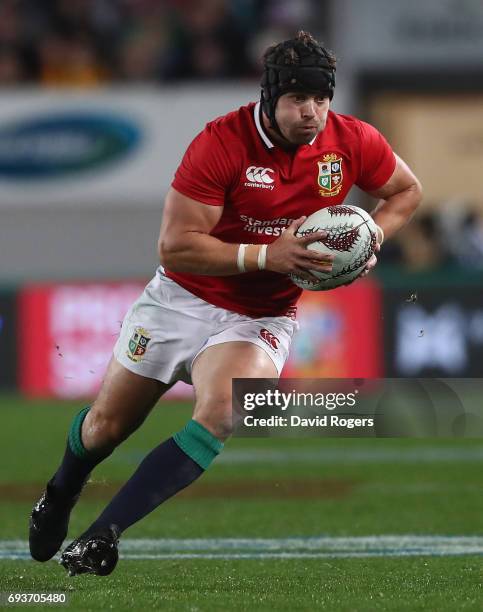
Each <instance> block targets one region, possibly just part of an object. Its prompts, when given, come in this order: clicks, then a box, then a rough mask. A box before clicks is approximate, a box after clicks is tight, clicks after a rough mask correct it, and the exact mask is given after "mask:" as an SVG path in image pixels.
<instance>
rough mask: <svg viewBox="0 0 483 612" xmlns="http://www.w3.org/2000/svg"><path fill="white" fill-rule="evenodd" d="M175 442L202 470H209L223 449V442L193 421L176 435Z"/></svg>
mask: <svg viewBox="0 0 483 612" xmlns="http://www.w3.org/2000/svg"><path fill="white" fill-rule="evenodd" d="M173 440H174V441H175V442H176V444H177V445H178V446H179V447H180V449H181V450H182V451H184V452H185V453H186V454H187V455H188V457H191V459H193V461H194V462H195V463H197V464H198V465H199V466H200V467H201V468H203V469H204V470H207V469H208V468H209V466H210V464H211V462H212V461H213V459H214V458H215V457H216V456H217V455H218V454H219V453H220V452H221V450H222V449H223V446H224V444H223V442H220V441H219V440H218V438H215V436H214V435H213V434H212V433H211V432H209V431H208V430H207V429H206V427H203V425H201V424H200V423H198V422H197V421H194V420H193V419H191V421H189V423H188V424H187V425H186V427H185V428H184V429H182V430H181V431H178V433H176V434H174V436H173Z"/></svg>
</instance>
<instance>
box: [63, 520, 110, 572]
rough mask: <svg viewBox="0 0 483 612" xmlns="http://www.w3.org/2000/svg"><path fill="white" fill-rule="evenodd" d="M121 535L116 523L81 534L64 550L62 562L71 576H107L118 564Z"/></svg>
mask: <svg viewBox="0 0 483 612" xmlns="http://www.w3.org/2000/svg"><path fill="white" fill-rule="evenodd" d="M119 535H120V532H119V529H118V527H117V526H116V525H111V526H110V527H106V528H102V529H99V530H98V531H95V532H93V533H87V534H84V535H81V536H80V537H78V538H77V539H76V540H74V541H73V542H72V543H71V544H69V546H67V548H66V549H65V550H64V552H63V553H62V556H61V558H60V564H61V565H63V566H64V567H65V569H66V570H67V571H68V572H69V576H75V575H76V574H96V575H97V576H107V575H108V574H110V573H111V572H112V571H113V570H114V568H115V567H116V565H117V561H118V558H119V553H118V550H117V544H118V542H119Z"/></svg>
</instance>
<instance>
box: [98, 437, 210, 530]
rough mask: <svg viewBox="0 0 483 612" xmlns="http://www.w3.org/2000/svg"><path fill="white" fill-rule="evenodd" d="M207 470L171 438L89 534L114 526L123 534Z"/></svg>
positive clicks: (133, 478) (145, 464) (105, 511)
mask: <svg viewBox="0 0 483 612" xmlns="http://www.w3.org/2000/svg"><path fill="white" fill-rule="evenodd" d="M203 472H204V469H203V468H202V467H200V466H199V465H198V463H196V462H195V461H193V459H191V457H189V456H188V455H187V454H186V453H185V451H183V450H181V448H180V447H179V446H178V444H177V443H176V442H175V441H174V439H173V438H169V440H166V441H165V442H163V443H162V444H160V445H159V446H158V447H156V448H155V449H154V450H153V451H151V452H150V453H149V455H148V456H147V457H146V458H145V459H144V460H143V461H142V463H141V464H140V466H139V467H138V469H137V470H136V472H135V473H134V474H133V475H132V476H131V478H130V479H129V480H128V481H127V482H126V484H125V485H124V486H123V487H122V488H121V489H120V491H119V492H118V493H117V494H116V496H115V497H114V498H113V499H112V501H111V502H110V503H109V505H108V506H107V507H106V509H105V510H104V512H103V513H102V514H101V515H100V516H99V518H98V519H97V520H96V521H95V522H94V523H93V524H92V525H91V526H90V527H89V529H88V530H87V532H86V533H93V532H94V531H97V530H98V529H100V528H103V527H109V526H110V525H112V524H114V525H117V527H119V529H120V530H121V532H122V531H124V530H125V529H127V528H128V527H130V526H131V525H133V524H134V523H136V522H137V521H139V520H140V519H142V518H143V517H144V516H146V515H147V514H149V513H150V512H152V511H153V510H154V509H155V508H157V507H158V506H159V504H161V503H162V502H163V501H165V500H166V499H168V498H169V497H172V496H173V495H174V494H175V493H177V492H178V491H181V489H184V488H185V487H187V486H188V485H189V484H191V483H192V482H193V481H194V480H196V479H197V478H198V477H199V476H201V474H203Z"/></svg>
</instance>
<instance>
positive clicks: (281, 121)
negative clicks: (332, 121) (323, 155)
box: [275, 92, 329, 145]
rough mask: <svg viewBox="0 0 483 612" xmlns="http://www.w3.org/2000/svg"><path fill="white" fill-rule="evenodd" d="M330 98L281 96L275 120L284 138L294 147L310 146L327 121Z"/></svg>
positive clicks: (289, 94)
mask: <svg viewBox="0 0 483 612" xmlns="http://www.w3.org/2000/svg"><path fill="white" fill-rule="evenodd" d="M328 112H329V98H328V97H323V96H321V95H315V94H308V93H302V92H293V93H290V92H289V93H286V94H283V96H280V98H279V99H278V102H277V107H276V109H275V118H276V120H277V123H278V126H279V128H280V131H281V132H282V134H283V135H284V137H285V138H286V139H287V140H288V141H289V142H291V143H293V144H294V145H301V144H308V143H309V142H310V141H311V140H312V139H313V138H315V136H317V134H318V133H319V132H321V131H322V130H323V129H324V127H325V124H326V121H327V113H328Z"/></svg>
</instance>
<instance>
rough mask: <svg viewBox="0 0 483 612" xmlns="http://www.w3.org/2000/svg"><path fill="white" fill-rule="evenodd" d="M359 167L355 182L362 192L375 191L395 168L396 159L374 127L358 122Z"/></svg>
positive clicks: (385, 181)
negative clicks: (359, 141) (359, 139)
mask: <svg viewBox="0 0 483 612" xmlns="http://www.w3.org/2000/svg"><path fill="white" fill-rule="evenodd" d="M359 127H360V137H361V143H360V145H361V166H360V172H359V177H358V179H357V181H356V184H357V186H358V187H360V188H361V189H363V190H364V191H375V190H376V189H379V188H380V187H382V186H383V185H385V184H386V183H387V181H388V180H389V179H390V178H391V176H392V173H393V172H394V169H395V167H396V157H395V155H394V152H393V150H392V149H391V147H390V146H389V143H388V142H387V140H386V139H385V138H384V136H383V135H382V134H381V133H380V132H379V131H378V130H376V128H375V127H373V126H372V125H370V124H369V123H365V122H364V121H359Z"/></svg>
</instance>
